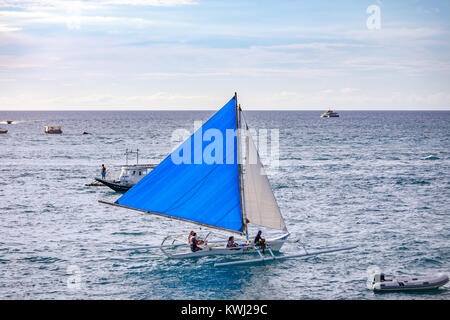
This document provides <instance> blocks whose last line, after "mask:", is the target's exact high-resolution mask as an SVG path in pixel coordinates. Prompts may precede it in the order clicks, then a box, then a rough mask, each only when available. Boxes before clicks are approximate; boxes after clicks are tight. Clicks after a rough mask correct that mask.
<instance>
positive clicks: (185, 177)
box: [99, 94, 356, 267]
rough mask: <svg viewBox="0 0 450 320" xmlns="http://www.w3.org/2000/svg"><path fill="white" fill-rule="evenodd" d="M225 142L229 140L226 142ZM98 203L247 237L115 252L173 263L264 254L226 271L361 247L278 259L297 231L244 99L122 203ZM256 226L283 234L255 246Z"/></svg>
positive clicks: (173, 241) (171, 239) (173, 240)
mask: <svg viewBox="0 0 450 320" xmlns="http://www.w3.org/2000/svg"><path fill="white" fill-rule="evenodd" d="M204 136H205V137H206V136H208V137H209V138H208V139H207V138H204ZM224 137H226V141H225V142H224V141H223V140H221V139H223V138H224ZM205 140H206V141H205ZM230 140H231V141H230ZM211 141H212V142H211ZM99 202H100V203H102V204H108V205H112V206H116V207H120V208H126V209H132V210H137V211H140V212H144V213H149V214H153V215H157V216H162V217H165V218H169V219H174V220H180V221H183V222H189V223H194V224H197V225H200V226H204V227H208V228H213V229H218V230H221V231H225V232H227V233H234V234H238V235H240V236H242V237H245V239H243V240H242V241H240V242H241V245H240V246H238V247H227V246H226V240H216V241H209V240H207V238H208V237H209V236H210V234H211V233H209V234H208V235H207V236H206V237H205V239H203V240H206V241H205V242H204V244H203V245H200V246H199V247H200V249H201V250H198V251H195V252H193V251H192V250H190V245H189V244H188V241H187V235H185V236H184V237H181V238H180V237H175V236H168V237H166V238H165V239H164V240H163V241H162V243H161V244H160V245H156V246H154V245H153V246H139V247H134V248H122V249H116V250H119V251H125V250H142V249H160V250H161V251H162V252H163V253H164V254H165V255H166V256H167V257H168V258H172V259H187V258H194V257H203V256H223V255H237V254H241V255H243V254H257V255H258V257H257V258H254V259H246V260H244V259H241V260H234V261H228V262H220V263H216V264H215V266H217V267H219V266H227V265H236V264H247V263H256V262H261V261H273V260H285V259H293V258H299V257H306V256H313V255H318V254H325V253H331V252H337V251H344V250H351V249H354V248H355V247H356V246H349V247H343V248H328V249H323V250H316V251H308V250H306V248H305V247H304V246H303V249H304V250H305V252H302V253H294V254H290V255H284V254H275V253H276V252H278V251H280V249H281V248H282V246H283V245H284V244H285V243H286V242H288V240H287V239H288V237H289V235H290V233H289V232H288V230H287V227H286V224H285V222H284V219H283V216H282V215H281V211H280V208H279V207H278V204H277V201H276V199H275V196H274V194H273V192H272V189H271V187H270V183H269V180H268V178H267V175H266V174H265V172H264V168H263V165H262V162H261V159H260V157H259V154H258V151H257V149H256V146H255V143H254V142H253V139H252V136H251V134H250V132H249V130H248V126H247V123H246V121H245V119H244V115H243V112H242V109H241V107H240V105H238V103H237V94H235V95H234V97H233V98H232V99H231V100H230V101H229V102H228V103H227V104H226V105H225V106H224V107H222V109H220V110H219V111H218V112H216V113H215V114H214V115H213V116H212V117H211V118H210V119H209V120H208V121H207V122H205V123H204V124H203V126H202V127H200V128H199V129H198V130H197V131H196V132H195V133H194V134H193V135H192V136H191V137H190V138H188V139H187V140H186V141H185V142H184V143H183V144H181V145H180V146H179V147H178V148H177V149H175V151H173V152H172V153H171V154H170V155H169V156H168V157H167V158H166V159H164V160H163V161H162V162H161V163H160V164H159V165H158V166H157V167H155V168H154V169H153V170H152V171H151V172H150V173H148V174H147V175H146V176H145V177H144V178H143V179H142V180H140V181H139V182H138V183H137V184H136V185H135V186H133V187H132V188H131V189H130V190H128V191H127V192H126V193H125V194H124V195H122V196H121V197H120V198H119V199H118V200H116V201H115V202H114V203H111V202H107V201H102V200H100V201H99ZM250 224H254V225H256V226H262V227H266V228H270V229H275V230H279V231H281V232H282V234H281V235H279V236H277V237H274V238H272V239H266V248H265V250H262V248H261V247H260V246H257V245H255V244H253V243H252V242H251V241H249V229H248V226H249V225H250ZM263 251H264V252H265V253H264V254H263Z"/></svg>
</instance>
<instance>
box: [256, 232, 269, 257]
mask: <svg viewBox="0 0 450 320" xmlns="http://www.w3.org/2000/svg"><path fill="white" fill-rule="evenodd" d="M261 234H262V231H261V230H258V234H257V235H256V237H255V241H254V244H255V246H260V247H261V249H262V253H264V249H265V248H266V239H264V238H262V237H261Z"/></svg>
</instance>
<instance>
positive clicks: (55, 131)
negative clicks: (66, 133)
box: [45, 126, 62, 134]
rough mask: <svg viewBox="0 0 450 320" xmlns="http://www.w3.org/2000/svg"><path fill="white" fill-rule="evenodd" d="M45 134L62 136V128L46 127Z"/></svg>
mask: <svg viewBox="0 0 450 320" xmlns="http://www.w3.org/2000/svg"><path fill="white" fill-rule="evenodd" d="M45 133H48V134H61V133H62V130H61V126H45Z"/></svg>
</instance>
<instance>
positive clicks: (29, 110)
mask: <svg viewBox="0 0 450 320" xmlns="http://www.w3.org/2000/svg"><path fill="white" fill-rule="evenodd" d="M446 108H447V109H337V108H333V109H332V110H335V111H339V112H342V111H450V107H446ZM216 110H217V108H215V109H92V110H88V109H59V110H58V109H21V110H13V109H5V110H2V109H0V112H23V111H26V112H33V111H94V112H102V111H175V112H179V111H216ZM243 110H244V111H318V112H321V111H323V110H325V109H244V108H243ZM327 110H328V109H327ZM325 111H326V110H325Z"/></svg>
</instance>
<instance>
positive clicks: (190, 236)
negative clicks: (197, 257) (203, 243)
mask: <svg viewBox="0 0 450 320" xmlns="http://www.w3.org/2000/svg"><path fill="white" fill-rule="evenodd" d="M193 236H194V230H191V231H190V232H189V235H188V244H191V243H192V237H193Z"/></svg>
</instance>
